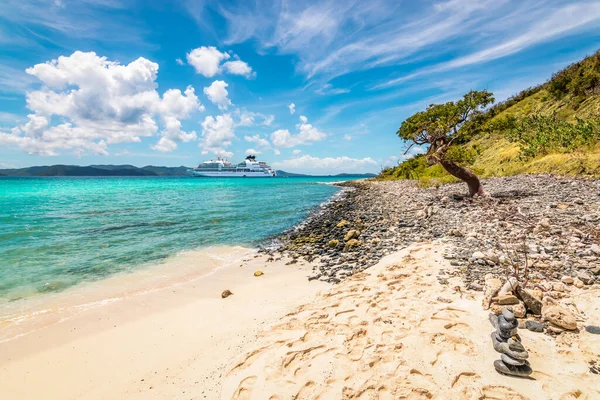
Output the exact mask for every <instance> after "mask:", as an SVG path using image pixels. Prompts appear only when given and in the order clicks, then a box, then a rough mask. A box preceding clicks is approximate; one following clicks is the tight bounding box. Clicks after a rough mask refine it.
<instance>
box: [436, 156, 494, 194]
mask: <svg viewBox="0 0 600 400" xmlns="http://www.w3.org/2000/svg"><path fill="white" fill-rule="evenodd" d="M440 164H442V167H444V169H445V170H446V171H448V173H449V174H450V175H452V176H454V177H455V178H458V179H460V180H461V181H463V182H465V183H466V184H467V186H469V194H470V195H471V197H473V196H475V195H479V196H482V197H484V196H487V195H488V194H487V193H486V191H485V190H483V185H482V184H481V182H480V181H479V178H478V177H477V175H475V174H474V173H472V172H471V171H469V170H468V169H466V168H463V167H461V166H458V165H456V163H454V162H452V161H447V160H441V161H440Z"/></svg>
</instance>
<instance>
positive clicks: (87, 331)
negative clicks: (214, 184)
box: [0, 248, 327, 400]
mask: <svg viewBox="0 0 600 400" xmlns="http://www.w3.org/2000/svg"><path fill="white" fill-rule="evenodd" d="M195 256H196V259H195V264H196V267H198V268H196V269H194V268H193V265H192V264H190V263H193V262H194V253H192V254H191V255H189V254H188V255H187V256H186V257H184V259H183V260H179V263H180V264H181V263H182V261H183V264H186V265H185V266H181V267H182V268H183V269H181V268H180V269H177V268H175V270H176V271H178V274H176V275H178V277H177V279H176V278H174V277H173V276H170V277H169V278H168V279H167V278H166V277H165V276H163V272H166V271H165V270H164V269H162V270H161V268H158V269H155V270H152V271H146V272H145V274H146V275H147V276H146V277H145V278H142V277H141V276H140V274H137V275H136V274H133V275H131V276H126V277H115V278H113V279H109V280H107V281H104V282H102V283H99V284H98V285H90V286H91V287H88V288H83V289H74V291H73V292H72V293H66V294H65V295H64V296H61V298H60V299H51V303H52V304H53V306H50V305H49V304H45V308H44V309H45V310H48V309H51V310H50V312H45V313H41V314H37V318H36V317H35V316H30V317H29V318H28V319H27V320H26V321H27V323H26V324H24V326H21V327H20V326H14V324H13V326H11V327H10V329H8V328H7V327H6V324H7V322H6V321H4V322H5V328H6V329H5V334H6V335H8V334H9V333H10V335H11V336H10V337H14V336H15V335H19V334H20V333H19V329H23V330H25V331H26V332H29V333H26V334H24V335H22V336H18V337H16V338H13V339H10V338H9V337H8V336H5V337H4V339H5V340H4V341H3V342H2V343H0V354H1V357H0V382H1V385H0V386H1V387H2V389H1V392H2V396H0V397H2V398H6V399H11V400H13V399H125V398H127V399H134V398H140V399H142V398H143V399H148V398H168V399H190V398H194V399H204V398H206V399H216V398H219V393H220V391H221V382H222V375H223V373H224V372H226V371H227V367H228V365H229V363H230V362H231V360H233V359H235V357H236V356H238V355H239V354H240V353H242V352H243V351H244V349H245V348H246V347H247V346H249V345H251V344H252V343H254V341H255V340H256V337H257V334H258V332H260V331H261V329H263V327H265V326H268V325H270V324H272V323H273V322H276V321H277V320H278V318H280V317H282V316H284V315H285V314H286V313H287V312H289V311H290V310H291V309H294V308H295V307H297V306H298V305H300V304H302V303H304V302H305V301H306V300H307V299H310V298H313V297H314V296H315V294H316V293H317V292H318V291H319V290H321V289H325V288H327V285H326V284H324V283H321V282H311V283H309V282H308V281H307V276H308V274H309V270H310V267H309V266H308V265H307V264H302V263H297V264H294V265H293V266H289V265H288V266H286V265H285V261H286V260H285V259H282V260H279V261H275V262H266V260H265V258H264V257H258V258H254V256H255V252H254V251H250V250H247V249H239V248H238V249H236V250H235V257H233V259H230V260H229V261H228V262H227V263H224V264H221V265H218V263H215V260H208V261H207V259H206V257H198V256H199V255H198V254H196V255H195ZM243 260H247V261H243ZM207 263H208V268H207ZM215 266H218V267H219V268H217V269H216V270H215V269H214V268H215ZM170 267H171V268H174V266H173V265H170ZM258 269H260V270H261V271H263V272H264V275H263V276H260V277H255V276H254V272H255V271H256V270H258ZM193 271H201V273H199V274H198V272H196V273H194V272H193ZM171 272H173V271H171ZM195 274H197V275H198V276H196V275H195ZM140 280H141V282H140ZM133 281H136V282H135V283H134V282H133ZM151 282H152V283H157V282H160V286H158V287H157V286H152V285H151V286H148V285H149V283H151ZM115 286H117V287H118V288H119V289H118V290H115V289H114V287H115ZM133 288H135V289H133ZM150 288H151V289H150ZM225 289H229V290H231V291H232V292H233V293H234V294H233V295H232V296H230V297H228V298H227V299H222V298H221V292H222V291H223V290H225ZM124 290H125V292H124ZM107 291H110V292H111V293H110V295H109V294H108V292H107ZM84 292H85V294H83V293H84ZM75 293H77V295H75ZM102 297H104V298H111V299H113V300H112V301H108V302H102V301H98V299H100V298H102ZM67 299H68V300H67ZM78 300H79V301H84V300H85V301H84V302H85V304H89V303H90V301H92V304H93V306H89V307H84V308H82V307H81V304H80V303H79V302H78ZM67 302H71V303H72V304H71V306H69V304H67ZM45 303H47V302H45ZM73 310H78V311H77V313H74V311H73ZM13 311H14V310H13ZM32 313H35V312H34V311H30V312H29V314H32ZM34 328H35V330H32V329H34ZM21 334H22V333H21ZM5 396H6V397H5Z"/></svg>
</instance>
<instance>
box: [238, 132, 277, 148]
mask: <svg viewBox="0 0 600 400" xmlns="http://www.w3.org/2000/svg"><path fill="white" fill-rule="evenodd" d="M244 140H246V141H247V142H250V143H256V145H257V146H259V147H264V148H267V147H270V146H271V145H270V144H269V141H268V140H267V139H264V138H262V137H260V136H259V135H254V136H244Z"/></svg>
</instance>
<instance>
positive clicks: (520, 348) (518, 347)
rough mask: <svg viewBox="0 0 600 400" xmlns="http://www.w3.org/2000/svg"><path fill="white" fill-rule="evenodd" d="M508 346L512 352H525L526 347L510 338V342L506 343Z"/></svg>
mask: <svg viewBox="0 0 600 400" xmlns="http://www.w3.org/2000/svg"><path fill="white" fill-rule="evenodd" d="M506 343H507V344H508V348H509V349H511V350H512V351H521V352H522V351H525V347H523V345H522V344H521V342H519V341H517V340H515V339H513V338H510V339H508V341H507V342H506Z"/></svg>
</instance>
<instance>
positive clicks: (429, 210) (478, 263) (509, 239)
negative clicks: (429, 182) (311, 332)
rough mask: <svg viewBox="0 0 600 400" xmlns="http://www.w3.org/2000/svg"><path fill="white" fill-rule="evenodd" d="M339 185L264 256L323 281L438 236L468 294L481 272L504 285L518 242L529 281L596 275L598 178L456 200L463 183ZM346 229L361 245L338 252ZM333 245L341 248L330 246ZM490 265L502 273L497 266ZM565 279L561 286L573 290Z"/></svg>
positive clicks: (551, 181) (539, 183) (508, 186)
mask: <svg viewBox="0 0 600 400" xmlns="http://www.w3.org/2000/svg"><path fill="white" fill-rule="evenodd" d="M571 183H575V184H576V185H577V188H578V199H580V200H581V201H583V204H584V205H583V206H580V205H575V203H574V202H573V194H572V191H573V186H572V185H571ZM338 185H339V186H341V187H342V189H343V190H342V192H341V193H342V194H341V196H339V197H338V198H336V199H335V200H334V201H331V202H329V203H327V204H326V205H325V206H323V207H320V208H315V210H314V213H312V214H311V215H310V217H309V218H308V219H307V220H306V221H305V222H304V223H303V224H302V225H301V226H299V227H294V228H293V229H290V230H289V231H287V232H284V233H283V234H281V235H279V237H278V238H276V240H277V242H275V246H273V248H272V249H271V248H269V249H267V248H265V249H263V250H262V251H263V252H266V253H269V254H270V255H274V256H279V255H280V254H281V255H286V256H289V257H291V258H293V259H294V261H295V262H298V261H302V260H303V259H304V260H309V259H313V258H315V257H316V256H318V257H319V259H318V261H317V264H316V268H315V269H314V271H313V277H314V276H318V277H319V278H318V279H319V280H324V281H328V282H336V281H339V280H341V279H345V278H347V277H348V276H351V275H352V274H353V273H356V272H360V271H363V270H365V269H368V268H370V267H371V266H373V265H375V264H377V262H378V261H379V260H380V259H381V258H382V257H384V256H386V255H387V254H390V253H392V252H395V251H398V250H400V249H402V248H405V247H407V246H409V245H411V244H413V243H416V242H423V241H432V240H437V239H442V240H443V241H445V242H446V243H447V244H448V255H449V256H451V258H449V260H450V261H449V262H452V263H453V266H454V267H456V268H455V270H456V271H457V275H460V277H461V278H463V280H464V283H465V286H466V287H469V288H472V289H473V290H479V289H480V288H481V285H482V284H483V282H484V277H485V276H486V274H491V275H492V276H493V277H495V278H501V279H502V282H503V283H504V282H506V272H507V271H506V269H507V268H508V269H509V272H510V274H511V277H512V273H513V271H512V267H511V265H512V262H511V261H510V260H513V261H514V262H515V264H516V265H520V266H523V265H524V264H525V259H524V257H523V255H524V253H523V252H522V251H520V250H518V249H519V248H521V247H523V246H524V247H525V248H526V249H528V250H527V251H528V261H529V270H528V275H529V282H531V283H534V282H540V283H544V282H556V281H560V280H561V278H562V277H572V279H573V283H572V284H573V285H574V286H575V287H577V285H578V284H579V285H583V284H584V281H583V280H581V279H580V280H579V281H580V282H581V283H578V278H576V273H577V272H578V271H579V272H583V273H585V274H587V276H589V278H592V279H593V280H595V274H596V272H595V271H597V274H598V275H599V276H600V245H599V244H598V243H594V239H593V237H592V236H591V235H590V232H594V231H595V229H597V225H598V221H600V205H599V202H598V201H597V200H598V193H599V192H600V181H599V180H598V179H586V180H581V179H576V178H569V177H553V176H535V175H531V176H514V177H503V178H491V179H486V180H485V181H484V186H485V188H486V190H487V191H488V192H489V193H490V194H491V196H490V198H487V199H478V198H475V199H470V198H465V197H464V196H462V195H461V194H462V193H465V192H466V186H465V185H464V183H457V184H449V185H442V186H440V187H439V188H436V189H422V188H419V187H418V186H417V185H416V183H415V182H414V181H388V182H378V181H374V182H365V181H353V182H343V183H340V184H338ZM442 199H445V200H444V201H442ZM417 217H421V218H420V219H419V218H417ZM536 228H539V229H536ZM351 230H356V231H358V232H360V242H356V243H353V244H358V243H360V244H358V245H357V246H349V247H344V246H343V242H342V241H343V239H344V237H345V235H346V234H347V233H348V232H349V231H351ZM355 239H356V238H355ZM332 240H338V241H340V242H342V243H340V244H339V246H338V245H335V246H333V247H330V245H329V242H330V241H332ZM334 243H335V242H334ZM276 253H277V254H276ZM532 260H535V264H532V262H531V261H532ZM497 263H500V264H501V265H503V266H505V267H503V268H499V267H498V265H497ZM342 266H343V268H342ZM522 271H523V269H521V272H522ZM348 272H350V273H348ZM457 275H455V276H457ZM584 278H585V279H586V281H587V282H593V280H592V281H590V280H589V279H587V278H586V276H584ZM569 281H570V280H568V279H566V281H563V282H562V283H564V284H569V285H570V283H569ZM471 284H474V285H473V286H471ZM496 294H497V293H494V294H493V295H492V297H493V296H494V295H496ZM501 294H509V293H504V292H501ZM513 294H517V297H519V298H521V299H522V300H523V301H524V302H525V306H526V307H527V309H529V311H530V312H531V313H533V314H535V315H540V313H541V300H542V298H541V296H535V300H534V301H529V302H528V300H527V299H525V298H523V296H521V295H520V294H519V293H513ZM530 299H531V298H530ZM490 300H491V297H490ZM536 300H537V301H536ZM485 308H486V309H487V308H489V303H488V304H487V305H485Z"/></svg>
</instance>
